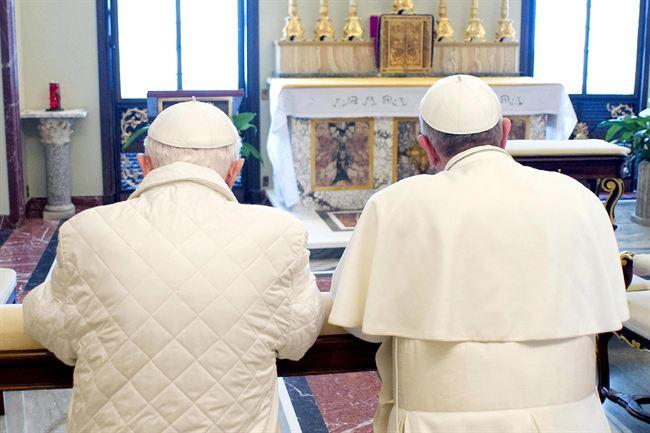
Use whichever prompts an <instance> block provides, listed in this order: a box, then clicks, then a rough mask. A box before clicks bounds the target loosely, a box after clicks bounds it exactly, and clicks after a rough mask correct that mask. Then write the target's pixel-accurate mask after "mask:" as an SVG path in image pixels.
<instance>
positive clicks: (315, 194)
mask: <svg viewBox="0 0 650 433" xmlns="http://www.w3.org/2000/svg"><path fill="white" fill-rule="evenodd" d="M289 129H290V133H291V148H292V152H293V159H294V165H295V170H296V178H297V181H298V190H299V191H300V194H301V204H302V205H303V206H305V207H307V208H310V209H317V210H332V209H360V208H362V207H363V206H364V205H365V203H366V202H367V201H368V199H369V198H370V196H371V195H372V194H374V193H375V192H376V191H378V190H379V189H381V188H384V187H386V186H388V185H389V184H390V183H391V181H392V160H393V149H392V135H393V132H392V122H391V119H389V118H375V119H374V129H373V140H374V148H373V151H372V179H373V182H372V183H371V184H370V188H368V189H356V190H339V191H322V190H318V189H319V188H318V187H314V186H313V185H312V183H313V179H312V163H311V161H312V140H311V137H312V133H311V120H310V119H303V118H296V117H291V118H289ZM368 157H370V155H368Z"/></svg>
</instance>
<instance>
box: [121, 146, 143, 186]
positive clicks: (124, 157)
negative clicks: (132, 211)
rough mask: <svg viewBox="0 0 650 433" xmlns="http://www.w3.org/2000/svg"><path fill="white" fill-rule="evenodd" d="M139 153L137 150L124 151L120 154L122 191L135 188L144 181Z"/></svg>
mask: <svg viewBox="0 0 650 433" xmlns="http://www.w3.org/2000/svg"><path fill="white" fill-rule="evenodd" d="M137 156H138V154H137V153H135V152H123V153H121V154H120V170H121V173H122V176H121V178H120V191H122V192H129V191H135V189H136V188H137V187H138V185H140V182H142V177H143V175H142V169H141V168H140V164H138V160H137Z"/></svg>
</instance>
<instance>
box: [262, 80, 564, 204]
mask: <svg viewBox="0 0 650 433" xmlns="http://www.w3.org/2000/svg"><path fill="white" fill-rule="evenodd" d="M438 79H440V78H437V77H424V78H380V77H376V78H295V79H287V78H272V79H270V80H269V83H270V91H269V97H270V111H271V127H270V130H269V136H268V139H267V151H268V153H269V157H270V159H271V163H272V164H273V172H274V183H275V190H276V192H277V193H278V194H279V195H280V197H281V198H282V200H283V201H284V203H285V205H286V206H288V207H292V206H294V205H295V204H296V203H298V199H299V194H298V187H297V183H296V174H295V171H294V165H293V155H292V152H291V143H290V138H289V128H288V119H287V118H288V117H289V116H295V117H303V118H330V117H338V118H341V117H342V118H354V117H417V115H418V107H419V105H420V100H421V99H422V97H423V96H424V94H425V92H426V91H427V89H428V88H429V87H430V86H431V85H432V84H433V83H434V82H435V81H437V80H438ZM484 79H485V81H486V82H487V83H488V84H489V85H490V86H492V87H493V88H494V91H495V92H496V93H497V95H498V96H499V98H500V99H501V103H502V105H503V113H504V114H505V115H506V116H507V115H524V116H525V115H535V114H537V115H539V114H548V115H551V116H552V118H550V119H549V123H548V130H547V138H549V139H555V140H563V139H568V138H569V136H570V135H571V133H572V132H573V129H574V128H575V125H576V123H577V117H576V114H575V111H574V109H573V105H572V104H571V100H570V99H569V95H568V94H567V92H566V90H565V89H564V86H562V85H561V84H557V83H544V82H540V81H537V80H534V79H532V78H529V77H485V78H484Z"/></svg>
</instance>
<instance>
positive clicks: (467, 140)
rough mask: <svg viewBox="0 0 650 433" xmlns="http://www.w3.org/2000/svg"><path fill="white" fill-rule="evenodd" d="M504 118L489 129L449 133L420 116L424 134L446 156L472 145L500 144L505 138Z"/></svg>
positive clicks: (469, 147)
mask: <svg viewBox="0 0 650 433" xmlns="http://www.w3.org/2000/svg"><path fill="white" fill-rule="evenodd" d="M502 124H503V119H501V120H499V122H497V124H496V125H495V126H494V127H493V128H491V129H488V130H487V131H483V132H479V133H476V134H448V133H446V132H441V131H438V130H435V129H433V128H432V127H431V126H429V124H428V123H427V122H425V121H424V119H422V118H420V129H421V131H422V134H423V135H426V136H427V137H428V138H429V141H430V142H431V144H432V145H433V147H435V149H436V151H438V152H439V153H440V154H441V155H442V156H444V157H445V158H451V157H452V156H454V155H456V154H458V153H460V152H462V151H464V150H467V149H471V148H472V147H478V146H486V145H491V146H498V145H499V143H501V139H502V138H503V128H502Z"/></svg>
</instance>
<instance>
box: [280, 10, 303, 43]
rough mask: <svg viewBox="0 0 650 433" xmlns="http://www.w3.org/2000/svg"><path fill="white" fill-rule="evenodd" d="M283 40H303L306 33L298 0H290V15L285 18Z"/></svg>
mask: <svg viewBox="0 0 650 433" xmlns="http://www.w3.org/2000/svg"><path fill="white" fill-rule="evenodd" d="M284 21H285V23H286V24H285V25H284V29H283V30H282V40H283V41H301V40H302V39H303V37H304V35H305V31H304V30H303V29H302V23H301V22H300V17H299V16H298V0H289V16H288V17H286V18H285V19H284Z"/></svg>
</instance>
